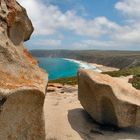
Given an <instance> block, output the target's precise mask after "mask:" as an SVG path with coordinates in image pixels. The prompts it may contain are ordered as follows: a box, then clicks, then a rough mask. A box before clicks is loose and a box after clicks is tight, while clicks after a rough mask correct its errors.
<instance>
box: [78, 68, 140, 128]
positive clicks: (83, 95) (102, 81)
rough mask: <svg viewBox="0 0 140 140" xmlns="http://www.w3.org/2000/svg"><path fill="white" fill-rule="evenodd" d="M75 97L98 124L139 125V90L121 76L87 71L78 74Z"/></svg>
mask: <svg viewBox="0 0 140 140" xmlns="http://www.w3.org/2000/svg"><path fill="white" fill-rule="evenodd" d="M78 77H79V78H78V80H79V88H78V96H79V100H80V102H81V104H82V106H83V107H84V109H85V110H86V111H87V112H88V113H89V114H90V115H91V116H92V117H93V119H94V120H96V121H97V122H99V123H101V124H108V125H115V126H119V127H129V126H139V125H140V91H139V90H136V89H135V88H133V87H132V86H131V84H129V83H127V82H126V81H125V80H123V79H119V78H112V77H110V76H108V75H103V74H98V73H95V72H93V71H89V70H80V71H79V74H78Z"/></svg>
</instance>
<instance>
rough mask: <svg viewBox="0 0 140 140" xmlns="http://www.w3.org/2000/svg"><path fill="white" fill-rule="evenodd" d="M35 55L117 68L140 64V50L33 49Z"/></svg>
mask: <svg viewBox="0 0 140 140" xmlns="http://www.w3.org/2000/svg"><path fill="white" fill-rule="evenodd" d="M31 53H32V55H33V56H35V57H62V58H70V59H76V60H82V61H86V62H90V63H98V64H102V65H106V66H111V67H116V68H121V69H122V68H126V67H134V66H140V51H95V50H72V51H71V50H32V51H31Z"/></svg>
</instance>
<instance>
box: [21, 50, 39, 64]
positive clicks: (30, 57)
mask: <svg viewBox="0 0 140 140" xmlns="http://www.w3.org/2000/svg"><path fill="white" fill-rule="evenodd" d="M23 53H24V55H25V56H26V57H27V58H28V59H29V61H30V62H31V63H32V64H34V65H37V64H38V62H37V60H35V59H34V58H33V57H32V55H31V54H30V53H29V52H28V50H27V49H24V50H23Z"/></svg>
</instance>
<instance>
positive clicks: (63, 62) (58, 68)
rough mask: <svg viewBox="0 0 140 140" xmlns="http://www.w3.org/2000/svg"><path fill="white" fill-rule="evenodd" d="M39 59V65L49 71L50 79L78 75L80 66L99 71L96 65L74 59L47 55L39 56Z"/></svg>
mask: <svg viewBox="0 0 140 140" xmlns="http://www.w3.org/2000/svg"><path fill="white" fill-rule="evenodd" d="M37 59H38V61H39V66H40V67H42V68H43V69H45V70H46V71H47V72H48V74H49V80H54V79H58V78H65V77H72V76H76V75H77V71H78V70H79V68H85V69H93V70H95V71H99V70H97V69H96V67H94V66H91V65H89V64H88V63H83V62H80V61H76V60H72V59H64V58H46V57H39V58H37Z"/></svg>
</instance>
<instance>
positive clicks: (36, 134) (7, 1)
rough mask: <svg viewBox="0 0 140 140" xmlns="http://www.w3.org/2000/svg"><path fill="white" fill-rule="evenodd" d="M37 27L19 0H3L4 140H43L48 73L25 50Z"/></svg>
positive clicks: (0, 83) (0, 107) (0, 118)
mask: <svg viewBox="0 0 140 140" xmlns="http://www.w3.org/2000/svg"><path fill="white" fill-rule="evenodd" d="M32 32H33V26H32V23H31V21H30V19H29V18H28V16H27V13H26V10H25V9H24V8H23V7H21V6H20V5H19V4H18V3H17V2H16V1H15V0H0V140H16V139H22V140H31V139H33V140H43V139H44V138H45V133H44V122H43V104H44V98H45V92H46V85H47V81H48V76H47V74H46V73H45V72H44V71H43V70H42V69H40V68H39V67H38V64H37V61H36V60H35V59H34V58H33V57H32V56H31V55H30V54H29V52H28V51H27V49H25V47H24V45H23V42H24V41H26V40H28V39H29V38H30V35H31V34H32Z"/></svg>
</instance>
